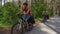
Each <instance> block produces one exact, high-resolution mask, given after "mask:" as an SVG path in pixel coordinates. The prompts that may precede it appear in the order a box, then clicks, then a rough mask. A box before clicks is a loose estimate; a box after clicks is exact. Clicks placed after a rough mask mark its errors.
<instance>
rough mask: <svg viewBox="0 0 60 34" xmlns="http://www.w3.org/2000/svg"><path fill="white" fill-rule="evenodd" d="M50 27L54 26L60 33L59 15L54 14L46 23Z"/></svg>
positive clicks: (59, 33)
mask: <svg viewBox="0 0 60 34" xmlns="http://www.w3.org/2000/svg"><path fill="white" fill-rule="evenodd" d="M45 24H46V25H47V26H48V27H50V28H52V29H53V30H55V31H56V32H57V33H58V34H60V17H59V16H57V15H56V16H54V17H52V18H51V19H50V20H48V21H47V23H45Z"/></svg>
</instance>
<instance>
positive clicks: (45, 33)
mask: <svg viewBox="0 0 60 34" xmlns="http://www.w3.org/2000/svg"><path fill="white" fill-rule="evenodd" d="M25 34H57V33H56V32H55V31H53V30H52V29H50V28H49V27H47V26H46V25H44V24H43V23H39V25H38V26H36V27H35V28H33V30H32V31H30V32H26V33H25Z"/></svg>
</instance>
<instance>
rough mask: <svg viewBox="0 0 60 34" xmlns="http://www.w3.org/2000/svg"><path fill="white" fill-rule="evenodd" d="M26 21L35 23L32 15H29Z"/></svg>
mask: <svg viewBox="0 0 60 34" xmlns="http://www.w3.org/2000/svg"><path fill="white" fill-rule="evenodd" d="M28 22H30V23H32V24H35V19H34V17H33V16H30V18H29V19H28Z"/></svg>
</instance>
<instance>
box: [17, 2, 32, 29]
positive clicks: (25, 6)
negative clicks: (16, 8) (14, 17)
mask: <svg viewBox="0 0 60 34" xmlns="http://www.w3.org/2000/svg"><path fill="white" fill-rule="evenodd" d="M23 5H24V8H23V13H24V14H25V16H24V17H23V19H24V20H25V23H26V25H27V30H28V29H29V27H28V25H29V24H28V20H29V19H30V17H31V11H30V8H29V7H28V3H27V2H25V3H23ZM17 14H19V13H17Z"/></svg>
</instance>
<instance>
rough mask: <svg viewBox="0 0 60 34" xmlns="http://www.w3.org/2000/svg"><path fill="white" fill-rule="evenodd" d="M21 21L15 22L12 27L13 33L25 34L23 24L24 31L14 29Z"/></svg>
mask: <svg viewBox="0 0 60 34" xmlns="http://www.w3.org/2000/svg"><path fill="white" fill-rule="evenodd" d="M18 24H19V23H15V24H14V25H13V26H12V27H11V34H23V26H21V27H22V30H21V31H22V32H20V31H19V30H16V29H15V30H16V31H15V30H14V28H15V27H16V26H17V25H18Z"/></svg>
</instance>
